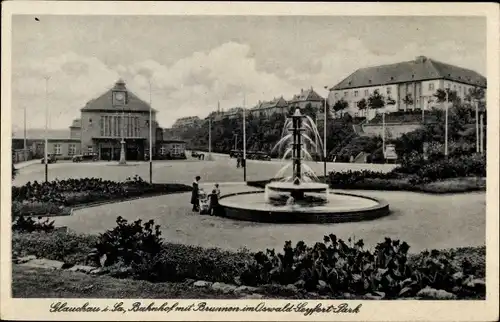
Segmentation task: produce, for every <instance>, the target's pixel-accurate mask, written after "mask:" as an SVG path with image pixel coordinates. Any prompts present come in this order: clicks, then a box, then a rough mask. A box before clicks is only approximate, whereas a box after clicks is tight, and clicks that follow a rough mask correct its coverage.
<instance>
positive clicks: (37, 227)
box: [12, 216, 54, 232]
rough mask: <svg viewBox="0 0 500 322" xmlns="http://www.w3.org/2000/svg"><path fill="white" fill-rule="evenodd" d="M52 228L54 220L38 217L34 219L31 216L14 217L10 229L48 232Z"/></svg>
mask: <svg viewBox="0 0 500 322" xmlns="http://www.w3.org/2000/svg"><path fill="white" fill-rule="evenodd" d="M53 230H54V221H49V219H48V218H46V219H42V217H38V218H37V219H34V218H33V217H24V216H21V217H16V218H15V219H14V221H13V222H12V231H19V232H34V231H44V232H49V231H53Z"/></svg>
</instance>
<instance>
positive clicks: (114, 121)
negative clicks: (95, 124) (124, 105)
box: [99, 115, 149, 137]
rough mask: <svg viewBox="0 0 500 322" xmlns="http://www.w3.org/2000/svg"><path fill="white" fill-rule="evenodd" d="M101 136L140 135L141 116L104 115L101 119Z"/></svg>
mask: <svg viewBox="0 0 500 322" xmlns="http://www.w3.org/2000/svg"><path fill="white" fill-rule="evenodd" d="M147 125H149V124H147ZM99 126H100V129H101V136H103V137H121V136H122V135H124V136H125V137H140V133H141V128H140V124H139V117H137V116H130V115H127V116H120V115H103V116H101V119H100V120H99Z"/></svg>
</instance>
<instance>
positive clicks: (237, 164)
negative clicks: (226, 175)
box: [236, 154, 241, 168]
mask: <svg viewBox="0 0 500 322" xmlns="http://www.w3.org/2000/svg"><path fill="white" fill-rule="evenodd" d="M240 163H241V157H240V155H239V154H238V157H237V158H236V168H239V167H240Z"/></svg>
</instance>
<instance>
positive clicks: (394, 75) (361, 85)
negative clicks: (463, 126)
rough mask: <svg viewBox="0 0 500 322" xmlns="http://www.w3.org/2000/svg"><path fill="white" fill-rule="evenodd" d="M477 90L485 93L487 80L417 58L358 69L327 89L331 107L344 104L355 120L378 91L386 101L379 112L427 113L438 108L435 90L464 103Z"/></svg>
mask: <svg viewBox="0 0 500 322" xmlns="http://www.w3.org/2000/svg"><path fill="white" fill-rule="evenodd" d="M476 87H480V88H483V89H486V78H485V77H484V76H482V75H481V74H479V73H477V72H475V71H473V70H470V69H466V68H462V67H458V66H453V65H450V64H446V63H442V62H439V61H436V60H434V59H431V58H427V57H425V56H419V57H417V58H416V59H415V60H412V61H406V62H400V63H395V64H390V65H381V66H374V67H366V68H361V69H358V70H356V71H355V72H354V73H352V74H351V75H349V76H348V77H346V78H345V79H344V80H342V81H341V82H340V83H338V84H337V85H335V86H334V87H332V88H331V89H330V94H329V97H328V101H329V103H330V105H332V106H333V105H334V104H335V102H337V101H339V100H344V101H346V102H347V103H348V108H347V109H346V112H348V113H349V114H351V115H353V116H357V115H361V112H360V110H359V109H358V102H359V101H361V100H362V99H365V100H366V101H368V98H369V97H370V95H372V94H373V93H374V92H375V91H378V92H379V93H380V94H381V95H382V96H384V99H385V101H386V105H385V107H384V108H383V109H381V110H380V112H382V111H383V110H385V111H386V112H396V111H408V110H422V109H424V110H429V109H431V108H432V107H438V106H440V105H441V104H440V103H438V102H436V99H435V97H434V94H435V93H436V91H437V90H438V89H442V90H445V89H450V90H452V91H455V92H456V93H457V96H458V97H460V98H461V99H464V98H465V97H466V96H467V95H468V93H469V90H470V89H473V88H476ZM374 116H375V111H369V112H368V114H367V117H368V119H371V118H373V117H374Z"/></svg>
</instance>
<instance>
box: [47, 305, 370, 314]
mask: <svg viewBox="0 0 500 322" xmlns="http://www.w3.org/2000/svg"><path fill="white" fill-rule="evenodd" d="M361 306H362V304H358V305H357V306H353V305H349V304H348V303H340V304H335V305H332V304H323V303H308V302H300V303H296V304H292V303H285V304H281V305H272V304H270V303H266V302H260V303H258V304H254V305H250V304H245V305H237V306H225V305H221V306H217V305H212V304H209V303H207V302H194V303H191V304H188V305H185V304H184V305H181V304H180V303H179V302H171V303H169V302H163V303H156V302H150V303H142V302H134V303H127V304H126V303H125V302H116V303H114V305H105V306H94V305H91V304H90V303H89V302H86V303H84V304H83V305H80V306H72V305H69V304H68V302H54V303H52V304H51V305H50V308H49V312H51V313H72V312H74V313H87V312H88V313H99V312H114V313H122V314H125V313H129V312H143V313H147V312H162V313H174V312H222V313H227V312H236V313H238V312H241V313H248V312H256V313H297V314H303V315H304V316H310V315H313V314H357V313H360V309H361Z"/></svg>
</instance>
